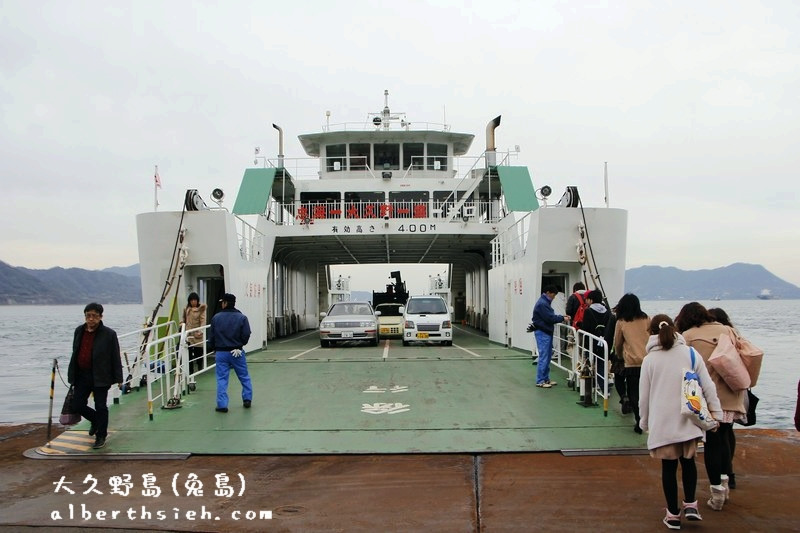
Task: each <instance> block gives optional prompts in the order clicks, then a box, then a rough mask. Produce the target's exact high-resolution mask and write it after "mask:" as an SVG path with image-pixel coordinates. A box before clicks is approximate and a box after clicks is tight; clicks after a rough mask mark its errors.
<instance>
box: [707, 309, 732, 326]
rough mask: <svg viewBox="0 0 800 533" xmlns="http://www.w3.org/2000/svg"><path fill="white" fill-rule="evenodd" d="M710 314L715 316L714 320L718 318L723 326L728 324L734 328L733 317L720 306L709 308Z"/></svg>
mask: <svg viewBox="0 0 800 533" xmlns="http://www.w3.org/2000/svg"><path fill="white" fill-rule="evenodd" d="M708 314H709V315H711V316H712V317H714V320H716V321H717V322H719V323H720V324H722V325H723V326H728V327H729V328H733V324H732V323H731V319H730V318H728V313H726V312H725V310H724V309H721V308H719V307H714V308H713V309H709V310H708ZM734 329H736V328H734Z"/></svg>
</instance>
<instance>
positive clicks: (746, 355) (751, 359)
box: [736, 335, 764, 401]
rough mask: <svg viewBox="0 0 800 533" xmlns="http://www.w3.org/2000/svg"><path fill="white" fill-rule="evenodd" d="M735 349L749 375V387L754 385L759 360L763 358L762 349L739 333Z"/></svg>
mask: <svg viewBox="0 0 800 533" xmlns="http://www.w3.org/2000/svg"><path fill="white" fill-rule="evenodd" d="M736 350H737V351H738V352H739V355H740V356H741V358H742V363H744V366H745V368H747V373H748V374H749V375H750V387H755V386H756V383H758V375H759V374H760V373H761V360H762V359H763V358H764V350H762V349H761V348H759V347H758V346H756V345H755V344H753V343H752V342H750V341H749V340H747V339H745V338H744V337H742V336H740V335H737V336H736ZM756 401H758V400H756Z"/></svg>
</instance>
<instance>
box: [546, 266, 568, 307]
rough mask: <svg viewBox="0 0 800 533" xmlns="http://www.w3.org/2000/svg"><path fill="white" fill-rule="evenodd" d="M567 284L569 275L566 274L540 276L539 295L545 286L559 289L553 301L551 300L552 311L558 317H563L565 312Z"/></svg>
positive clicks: (554, 273) (549, 273)
mask: <svg viewBox="0 0 800 533" xmlns="http://www.w3.org/2000/svg"><path fill="white" fill-rule="evenodd" d="M568 283H569V275H568V274H559V273H556V272H548V273H547V274H542V286H541V288H540V291H539V293H540V294H541V291H542V290H543V289H544V288H545V286H547V285H555V286H556V287H558V288H559V292H558V294H557V295H556V297H555V299H554V300H553V304H552V305H553V311H555V312H556V314H558V315H563V314H564V313H565V312H566V308H567V296H566V292H565V291H568V290H569V289H570V288H569V287H568Z"/></svg>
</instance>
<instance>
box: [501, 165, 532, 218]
mask: <svg viewBox="0 0 800 533" xmlns="http://www.w3.org/2000/svg"><path fill="white" fill-rule="evenodd" d="M496 168H497V175H498V176H500V184H501V185H502V186H503V196H505V199H506V206H508V209H509V211H536V210H537V209H539V201H538V200H537V199H536V191H534V189H533V182H532V181H531V175H530V174H529V173H528V167H507V166H499V167H496Z"/></svg>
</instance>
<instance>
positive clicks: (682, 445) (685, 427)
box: [639, 315, 722, 529]
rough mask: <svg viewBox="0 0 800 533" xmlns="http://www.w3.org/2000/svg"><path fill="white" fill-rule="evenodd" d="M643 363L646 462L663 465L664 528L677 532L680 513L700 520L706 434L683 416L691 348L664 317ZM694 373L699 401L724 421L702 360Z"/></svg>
mask: <svg viewBox="0 0 800 533" xmlns="http://www.w3.org/2000/svg"><path fill="white" fill-rule="evenodd" d="M648 333H650V334H651V336H650V337H649V339H648V341H647V348H646V349H647V357H645V358H644V360H643V361H642V367H641V381H640V382H639V387H640V397H639V411H640V413H641V417H642V418H641V422H640V424H641V427H642V429H643V430H645V431H647V449H648V450H650V456H651V457H653V458H655V459H661V486H662V489H663V490H664V497H665V498H666V500H667V514H666V516H665V517H664V520H663V522H664V524H665V525H666V526H667V527H668V528H670V529H680V528H681V511H683V516H684V518H686V519H687V520H702V517H701V516H700V511H699V510H698V508H697V498H696V494H695V492H696V489H697V465H695V462H694V456H695V454H696V452H697V443H698V441H702V440H705V437H706V433H705V432H704V431H703V430H702V429H700V428H699V427H697V426H696V425H694V424H693V423H692V421H691V420H689V419H688V418H687V417H685V416H683V415H682V414H681V405H680V403H681V402H680V401H679V395H680V394H681V390H682V389H683V375H682V372H681V370H682V369H684V368H688V367H690V365H691V360H692V359H691V353H690V350H689V347H688V346H687V345H686V343H685V342H684V340H683V337H681V336H680V335H679V334H678V333H677V332H676V330H675V325H674V324H673V323H672V320H671V319H670V318H669V317H668V316H667V315H656V316H654V317H653V320H652V321H651V322H650V324H649V327H648ZM695 368H696V372H697V375H698V376H699V378H700V383H702V384H703V395H704V396H705V398H706V403H707V404H708V409H709V411H710V412H711V415H712V416H714V417H715V418H716V417H718V416H722V408H721V407H720V404H719V400H718V399H717V395H716V391H715V389H714V383H713V381H712V380H711V378H710V377H709V374H708V370H707V369H706V365H705V363H704V361H703V360H702V358H700V357H698V356H695ZM678 463H680V465H681V479H682V481H683V496H684V500H683V504H682V506H681V507H678V479H677V474H678Z"/></svg>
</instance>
